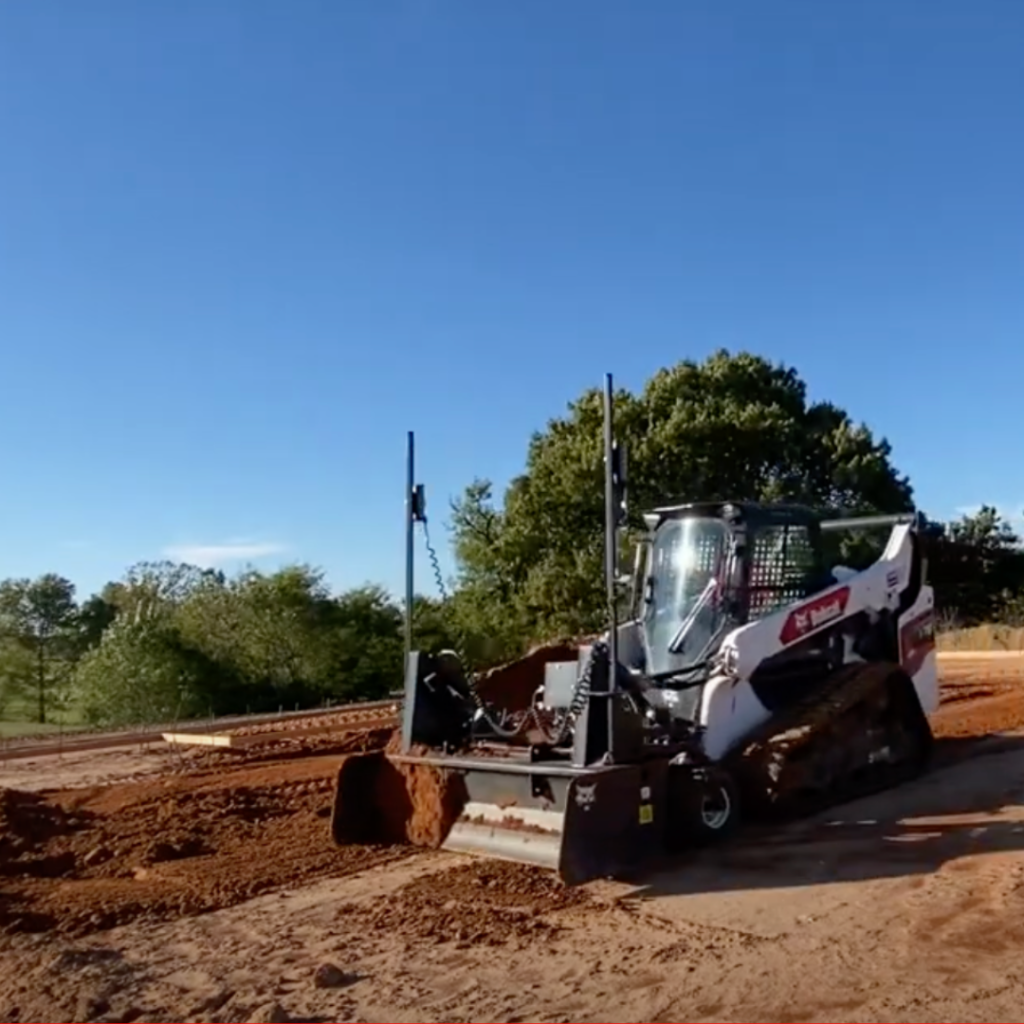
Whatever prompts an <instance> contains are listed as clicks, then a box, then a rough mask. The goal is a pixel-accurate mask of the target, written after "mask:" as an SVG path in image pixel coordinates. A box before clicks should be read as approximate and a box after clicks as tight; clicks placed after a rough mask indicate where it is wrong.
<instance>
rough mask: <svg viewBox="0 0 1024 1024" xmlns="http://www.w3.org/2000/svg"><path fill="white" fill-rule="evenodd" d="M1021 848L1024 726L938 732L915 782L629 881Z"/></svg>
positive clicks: (671, 890) (754, 880)
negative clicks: (1022, 732) (968, 734)
mask: <svg viewBox="0 0 1024 1024" xmlns="http://www.w3.org/2000/svg"><path fill="white" fill-rule="evenodd" d="M1017 851H1020V852H1024V736H1010V735H1008V736H992V737H987V738H986V739H984V740H981V741H979V740H947V741H941V742H940V743H939V744H938V747H937V749H936V759H935V764H934V767H933V768H932V770H931V771H930V772H929V773H928V774H927V775H925V776H923V777H922V778H920V779H918V780H916V781H915V782H912V783H908V784H906V785H904V786H901V787H897V788H895V789H892V790H889V791H886V792H884V793H879V794H876V795H875V796H872V797H868V798H865V799H861V800H857V801H854V802H852V803H849V804H844V805H841V806H837V807H834V808H833V809H831V810H830V811H828V812H825V813H822V814H820V815H816V816H815V817H813V818H808V819H806V820H802V821H796V822H791V823H788V824H784V825H780V826H776V827H775V828H772V827H768V826H763V825H758V826H752V827H749V828H747V829H745V830H743V831H742V832H741V833H740V834H739V835H737V836H736V837H735V838H734V839H733V840H732V841H731V842H729V843H727V844H723V845H722V846H718V847H713V848H710V849H706V850H702V851H700V852H697V853H694V854H692V855H689V856H681V857H679V858H677V859H675V860H674V861H673V862H672V863H665V864H663V865H661V866H660V867H659V869H658V870H656V871H654V872H651V873H649V874H647V875H645V876H644V877H643V878H640V877H634V878H633V879H631V880H630V881H632V883H633V884H635V885H636V887H637V888H636V890H635V892H634V895H636V896H641V897H648V896H649V897H653V896H663V895H682V894H696V893H711V892H730V891H741V890H751V889H769V888H770V889H775V888H792V887H799V886H807V885H821V884H825V883H830V882H854V881H865V880H869V879H880V878H894V877H901V876H912V875H919V874H921V875H923V874H928V873H931V872H934V871H935V870H936V869H938V868H940V867H941V866H942V865H943V864H946V863H948V862H950V861H953V860H957V859H958V858H961V857H966V856H974V855H979V854H991V853H1006V852H1017Z"/></svg>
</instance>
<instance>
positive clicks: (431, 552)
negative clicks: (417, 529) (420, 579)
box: [420, 514, 461, 657]
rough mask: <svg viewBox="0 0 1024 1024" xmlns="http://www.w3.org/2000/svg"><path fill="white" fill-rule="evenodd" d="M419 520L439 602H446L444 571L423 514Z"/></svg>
mask: <svg viewBox="0 0 1024 1024" xmlns="http://www.w3.org/2000/svg"><path fill="white" fill-rule="evenodd" d="M420 522H422V523H423V540H424V542H425V544H426V546H427V557H428V558H429V559H430V568H431V570H432V571H433V573H434V582H435V583H436V584H437V590H438V593H440V595H441V602H442V603H443V604H447V603H448V597H449V595H448V588H447V587H446V586H445V585H444V573H442V572H441V562H440V560H439V559H438V557H437V549H436V548H435V547H434V545H433V544H432V543H431V541H430V527H429V526H428V525H427V517H426V515H425V514H424V516H423V518H422V519H421V520H420ZM460 657H461V652H460Z"/></svg>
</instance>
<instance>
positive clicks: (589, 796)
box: [576, 782, 597, 811]
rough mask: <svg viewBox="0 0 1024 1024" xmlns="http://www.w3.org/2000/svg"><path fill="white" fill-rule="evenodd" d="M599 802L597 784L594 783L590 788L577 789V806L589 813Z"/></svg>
mask: <svg viewBox="0 0 1024 1024" xmlns="http://www.w3.org/2000/svg"><path fill="white" fill-rule="evenodd" d="M596 800H597V783H596V782H592V783H591V784H590V785H589V786H577V787H576V806H577V807H582V808H583V810H585V811H589V810H590V808H591V807H593V806H594V803H595V802H596Z"/></svg>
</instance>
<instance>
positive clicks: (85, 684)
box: [0, 351, 1024, 725]
mask: <svg viewBox="0 0 1024 1024" xmlns="http://www.w3.org/2000/svg"><path fill="white" fill-rule="evenodd" d="M616 403H617V406H616V408H617V429H618V434H619V436H620V438H621V439H622V440H623V441H624V442H625V446H626V448H627V451H628V456H629V463H628V468H629V495H630V503H629V522H628V524H627V528H626V531H625V543H624V545H623V546H624V549H625V552H626V553H627V556H628V550H629V547H630V543H631V540H632V539H634V538H635V536H636V535H637V533H638V531H639V530H641V529H642V521H641V519H640V515H641V513H642V511H643V510H644V509H645V508H649V507H651V506H652V505H655V504H662V503H665V502H667V501H671V500H674V499H678V500H702V499H709V500H710V499H727V498H731V499H737V500H740V499H752V500H760V501H798V502H802V503H805V504H809V505H813V506H816V507H819V508H824V509H836V510H842V511H843V512H844V513H847V514H849V513H853V512H856V513H872V512H875V513H877V512H904V511H909V510H911V509H912V508H913V507H914V501H913V489H912V486H911V483H910V480H909V478H908V477H907V476H906V475H904V474H901V473H900V472H899V471H898V470H897V469H896V468H895V466H894V465H893V463H892V460H891V454H892V450H891V446H890V444H889V442H888V441H887V440H886V439H884V438H876V437H875V436H874V435H873V433H872V432H871V430H870V429H869V428H868V427H867V426H866V425H864V424H862V423H857V422H855V421H854V420H853V419H852V418H851V417H850V415H849V414H848V413H847V412H846V411H844V410H842V409H840V408H839V407H837V406H836V405H834V404H831V403H828V402H810V401H809V400H808V397H807V388H806V384H805V383H804V381H803V380H802V379H801V378H800V376H799V374H798V373H797V372H796V370H794V369H793V368H791V367H786V366H783V365H777V364H773V363H771V362H769V361H768V360H766V359H764V358H762V357H760V356H756V355H753V354H750V353H746V352H741V353H738V354H730V353H728V352H725V351H720V352H717V353H715V354H714V355H712V356H711V357H709V358H708V359H706V360H704V361H703V362H700V363H698V362H695V361H692V360H684V361H682V362H679V363H677V364H676V365H674V366H672V367H668V368H665V369H663V370H660V371H659V372H658V373H656V374H655V375H654V376H653V377H652V378H651V379H650V380H649V381H648V382H647V383H646V385H645V386H644V387H643V388H642V389H641V390H640V392H638V393H635V394H634V393H632V392H629V391H627V390H620V391H619V393H618V394H617V395H616ZM603 494H604V492H603V447H602V395H601V392H600V390H599V389H597V388H595V389H591V390H587V391H586V392H584V393H583V394H582V395H580V396H579V397H578V398H577V399H576V400H575V401H573V402H572V403H570V404H569V406H568V408H567V411H566V413H565V415H563V416H561V417H558V418H554V419H552V420H551V421H550V422H549V423H548V424H547V425H546V426H545V428H544V429H543V430H538V431H537V432H536V433H535V434H534V435H533V436H532V437H531V438H530V439H529V442H528V444H527V448H526V459H525V467H524V471H523V472H522V473H521V474H520V475H519V476H517V477H516V478H515V479H513V480H512V481H511V483H510V484H509V485H508V487H507V488H506V489H505V493H504V494H503V495H502V497H501V500H500V501H499V500H497V499H496V497H495V495H494V489H493V487H492V484H491V482H490V481H489V480H487V479H478V480H474V481H472V482H471V483H470V484H469V486H467V487H466V489H465V491H464V492H463V493H462V494H461V495H460V496H459V497H458V498H456V499H455V500H454V501H453V502H452V503H451V521H450V532H451V540H452V545H453V551H454V555H455V563H456V573H455V578H454V579H453V580H452V581H451V586H450V594H449V595H448V598H447V600H444V601H442V600H440V599H439V598H438V597H426V596H419V597H417V598H416V601H415V604H414V609H413V613H414V616H413V617H414V625H415V631H416V640H417V644H418V645H421V646H424V647H434V648H436V647H438V646H454V647H456V648H457V649H459V650H460V651H462V652H464V654H465V655H466V656H467V658H468V660H469V661H470V663H471V665H472V666H473V667H475V668H481V667H486V666H487V665H491V664H495V663H498V662H500V661H503V660H505V659H507V658H510V657H514V656H515V655H517V654H519V653H521V652H522V651H523V650H524V649H525V648H526V647H527V646H528V645H530V644H531V643H535V642H538V641H541V640H545V639H551V638H554V637H564V636H572V635H579V634H580V633H583V632H588V631H591V630H595V629H600V628H601V626H602V622H603V615H604V611H603V609H604V600H605V598H604V581H603V580H604V578H603ZM877 553H878V545H877V541H875V542H873V541H871V540H870V539H869V540H865V539H864V538H860V539H858V540H856V541H851V542H850V543H849V544H848V546H847V548H846V549H845V550H844V551H842V552H841V553H840V554H841V556H842V557H843V559H844V561H847V562H853V563H857V562H858V561H860V562H864V561H867V560H868V559H870V558H872V557H874V556H876V555H877ZM929 564H930V570H929V572H930V577H931V579H932V582H933V583H934V584H935V586H936V589H937V593H938V598H939V601H940V604H941V605H942V606H943V607H944V608H945V609H946V610H947V611H948V612H949V613H950V614H955V615H956V616H957V617H958V619H959V621H961V622H962V623H964V624H969V623H972V622H977V621H984V620H989V619H993V618H1006V617H1008V616H1017V615H1019V614H1020V613H1021V612H1024V597H1022V595H1024V554H1022V553H1021V544H1020V539H1019V538H1018V537H1017V536H1016V534H1015V533H1014V532H1013V530H1012V529H1011V528H1010V526H1009V525H1008V524H1007V523H1006V522H1005V521H1004V520H1003V518H1002V517H1001V516H1000V514H999V513H998V512H997V511H996V510H995V509H994V508H991V507H987V506H986V507H983V508H982V509H981V510H980V511H979V512H978V513H976V514H974V515H971V516H964V517H962V518H961V519H959V520H957V521H955V522H951V523H949V524H948V528H947V531H946V535H945V536H944V537H943V538H941V539H940V540H938V541H936V542H934V543H933V544H932V546H931V548H930V551H929ZM402 622H403V610H402V607H401V605H400V604H399V603H398V602H396V601H395V600H394V599H393V598H392V597H391V596H390V595H389V594H388V593H387V592H386V590H385V589H384V588H382V587H379V586H373V585H367V586H364V587H360V588H356V589H352V590H348V591H345V592H343V593H340V594H336V593H333V592H332V591H331V589H330V587H329V585H328V584H327V582H326V580H325V578H324V575H323V573H322V572H321V571H319V570H317V569H316V568H314V567H311V566H308V565H294V566H289V567H286V568H284V569H281V570H280V571H277V572H273V573H261V572H257V571H255V570H251V569H250V570H246V571H244V572H241V573H239V574H237V575H235V576H233V577H230V578H229V577H227V576H225V574H224V573H222V572H219V571H213V570H203V569H199V568H197V567H195V566H190V565H183V564H177V563H172V562H156V563H141V564H139V565H136V566H133V567H132V568H131V569H129V570H128V572H127V573H126V574H125V576H124V578H123V579H121V580H118V581H114V582H111V583H109V584H107V586H105V587H104V588H103V589H102V591H101V592H100V593H98V594H94V595H92V596H90V597H88V598H86V599H84V600H81V601H79V600H78V599H77V596H76V590H75V586H74V584H73V583H72V582H71V581H70V580H68V579H66V578H65V577H63V576H61V575H59V574H56V573H49V574H46V575H43V576H40V577H39V578H37V579H7V580H4V581H3V582H2V583H0V715H3V713H4V712H5V710H9V709H10V708H11V707H13V706H14V705H15V704H18V705H19V706H20V707H22V708H25V707H28V708H30V709H31V711H32V714H33V716H34V717H35V718H36V719H37V720H38V721H40V722H43V721H46V720H48V719H49V718H51V717H52V716H53V715H54V714H55V713H57V712H65V713H67V712H73V713H74V714H75V715H76V716H77V717H79V718H81V719H83V720H84V721H87V722H90V723H95V724H104V725H118V724H129V723H135V722H144V721H164V720H166V721H170V720H175V719H179V718H181V719H183V718H190V717H197V716H203V715H211V714H212V715H221V714H230V713H240V712H245V711H252V712H257V711H267V710H276V709H277V708H278V707H281V706H288V707H292V706H296V705H298V706H313V705H316V704H320V703H322V702H324V701H350V700H359V699H370V698H375V697H382V696H385V695H386V694H387V693H389V692H391V691H393V690H394V689H396V688H398V687H399V686H400V685H401V671H402V644H403V639H402Z"/></svg>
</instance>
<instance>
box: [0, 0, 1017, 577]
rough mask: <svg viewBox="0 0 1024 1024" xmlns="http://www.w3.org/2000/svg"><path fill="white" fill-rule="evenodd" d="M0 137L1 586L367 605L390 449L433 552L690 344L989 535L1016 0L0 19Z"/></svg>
mask: <svg viewBox="0 0 1024 1024" xmlns="http://www.w3.org/2000/svg"><path fill="white" fill-rule="evenodd" d="M0 147H2V150H0V153H2V156H0V357H2V360H0V367H2V371H0V380H2V385H3V400H2V402H0V436H2V438H3V442H2V444H0V480H2V481H3V482H4V485H5V486H4V495H3V499H2V501H0V538H2V540H0V552H2V558H0V576H7V575H22V574H25V575H33V574H36V573H38V572H42V571H47V570H51V569H52V570H57V571H61V572H64V573H65V574H67V575H69V576H70V577H71V578H73V579H74V580H75V581H76V582H77V583H78V584H79V586H80V588H81V590H83V591H85V592H88V591H89V590H91V589H93V588H95V587H98V586H100V585H101V584H102V583H103V582H104V580H106V579H108V578H111V577H115V578H116V577H117V576H119V575H120V574H121V572H122V571H123V569H124V568H125V567H126V566H127V565H128V564H130V563H132V562H134V561H137V560H140V559H148V558H159V557H162V556H163V555H164V554H165V553H168V552H169V553H172V554H179V555H180V554H184V555H186V556H192V557H196V558H199V559H200V560H203V561H207V562H214V561H218V562H220V563H221V564H223V565H225V567H226V568H228V569H232V568H234V567H235V566H236V565H237V561H231V560H230V556H232V555H234V556H236V557H241V558H253V559H257V561H256V562H255V564H258V565H261V566H266V567H268V568H269V567H273V566H274V565H276V564H278V563H280V562H281V561H282V560H285V561H287V560H293V559H301V560H304V561H310V562H312V563H314V564H317V565H320V566H322V567H324V568H325V569H326V570H327V572H328V574H329V576H330V578H331V580H332V582H333V583H334V584H335V585H336V586H338V587H344V586H350V585H355V584H359V583H361V582H363V581H365V580H378V581H381V582H383V583H385V584H387V585H390V586H397V585H398V584H399V582H400V580H401V573H402V568H401V566H402V553H403V549H402V505H401V503H402V497H403V486H404V480H403V474H404V464H403V460H404V446H405V435H406V431H407V430H409V429H414V430H415V431H416V432H417V437H418V442H419V447H420V453H421V455H420V468H421V472H420V476H421V478H422V479H423V480H424V481H425V482H426V483H427V486H428V500H429V502H430V506H429V508H430V511H432V512H433V513H434V514H435V518H436V520H437V522H436V525H435V527H434V528H435V530H436V531H438V532H439V533H441V531H442V526H443V522H444V520H445V518H446V511H447V501H448V498H449V496H451V495H454V494H455V493H457V492H458V491H459V490H461V488H462V487H463V486H464V485H465V484H466V483H467V482H468V481H469V480H470V479H471V478H472V477H473V476H474V475H481V476H489V477H491V478H492V479H494V480H495V481H496V482H497V483H498V484H499V485H500V484H503V483H504V482H505V481H506V480H507V479H508V478H509V477H510V476H511V475H513V474H514V473H516V472H517V471H518V470H519V469H520V468H521V466H522V460H523V456H524V453H525V446H526V443H527V440H528V437H529V434H530V432H531V431H532V430H533V429H535V428H538V427H542V426H543V424H544V423H545V422H546V420H547V419H548V418H549V417H551V416H553V415H558V414H559V413H561V411H562V410H563V409H564V406H565V403H566V401H568V400H569V399H571V398H573V397H574V396H576V395H577V394H578V393H579V392H580V391H581V390H582V389H583V388H584V387H586V386H589V385H592V384H600V381H601V379H602V375H603V374H604V373H605V371H609V370H610V371H612V372H614V373H615V375H616V378H617V380H618V382H619V383H621V384H623V385H626V386H629V387H635V388H636V387H640V386H641V385H642V384H643V382H644V380H645V379H646V378H647V377H648V376H649V375H650V374H651V373H652V372H654V371H655V370H656V369H657V368H659V367H660V366H663V365H667V364H671V363H673V362H675V361H677V360H678V359H681V358H686V357H695V358H701V357H703V356H705V355H706V354H708V353H709V352H710V351H712V350H714V349H715V348H717V347H718V346H726V347H730V348H734V349H735V348H748V349H752V350H754V351H757V352H760V353H762V354H764V355H766V356H768V357H770V358H772V359H782V360H785V361H787V362H788V363H790V364H792V365H795V366H796V367H797V368H798V369H799V370H800V372H801V373H802V374H803V376H804V377H805V378H806V380H807V381H808V383H809V386H810V388H811V392H812V397H814V398H823V399H829V400H832V401H835V402H838V403H839V404H841V405H843V406H845V407H846V408H847V409H848V410H849V411H850V412H851V414H852V415H853V416H854V417H855V418H857V419H865V420H867V422H868V423H869V424H870V425H871V427H872V428H873V429H874V430H875V431H876V432H877V433H879V434H884V435H886V436H887V437H888V438H889V439H890V440H891V442H892V444H893V445H894V449H895V461H896V463H897V465H898V466H899V468H900V469H902V470H904V471H906V472H908V473H909V474H910V475H911V477H912V480H913V482H914V484H915V487H916V492H917V498H918V501H919V503H920V505H921V506H922V507H923V508H925V510H926V511H928V512H929V513H930V514H932V515H936V516H945V515H952V514H955V511H956V510H957V509H958V508H961V507H967V506H971V505H975V504H977V503H978V502H981V501H987V502H992V503H996V504H999V505H1001V506H1004V507H1006V508H1007V509H1008V510H1010V511H1011V512H1013V513H1016V512H1018V511H1019V510H1020V509H1022V508H1024V480H1022V479H1021V478H1020V475H1019V473H1018V471H1017V467H1018V466H1019V465H1020V461H1019V458H1018V455H1017V451H1018V448H1019V444H1020V437H1019V430H1020V425H1021V416H1022V402H1021V381H1022V376H1021V370H1022V366H1024V346H1022V344H1021V330H1022V326H1024V187H1022V183H1024V4H1020V3H1016V2H1014V0H989V2H987V3H982V4H973V5H972V4H966V3H963V2H950V0H927V2H925V0H921V2H912V0H904V2H901V3H893V2H891V0H858V2H857V3H845V4H840V3H829V4H825V3H821V2H820V0H799V2H798V0H773V2H772V3H770V4H767V3H764V2H763V0H688V2H686V3H681V2H679V0H648V2H646V3H644V4H631V3H625V2H623V0H619V2H610V0H586V2H584V0H559V2H558V3H550V2H541V0H517V2H515V3H503V4H499V3H473V2H466V0H462V2H456V0H365V2H364V0H349V2H345V3H337V2H335V0H293V2H289V3H283V2H280V0H275V2H269V0H175V2H174V3H162V4H157V3H138V2H132V0H93V2H91V3H89V4H73V3H63V4H58V3H45V2H32V0H28V2H21V3H14V2H10V3H4V4H0ZM421 580H422V582H423V584H424V587H425V588H426V587H428V586H429V580H428V579H427V577H426V576H425V575H424V576H422V577H421Z"/></svg>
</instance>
